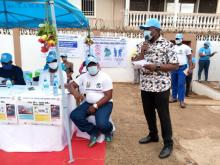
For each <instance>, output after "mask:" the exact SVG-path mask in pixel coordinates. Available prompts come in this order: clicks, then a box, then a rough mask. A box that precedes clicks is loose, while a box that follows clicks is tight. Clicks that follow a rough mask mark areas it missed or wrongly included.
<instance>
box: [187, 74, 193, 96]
mask: <svg viewBox="0 0 220 165" xmlns="http://www.w3.org/2000/svg"><path fill="white" fill-rule="evenodd" d="M192 75H193V74H192V73H190V74H189V75H187V76H186V96H189V91H190V86H191V82H192Z"/></svg>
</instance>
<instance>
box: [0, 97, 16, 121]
mask: <svg viewBox="0 0 220 165" xmlns="http://www.w3.org/2000/svg"><path fill="white" fill-rule="evenodd" d="M0 100H1V101H0V123H8V124H16V123H17V114H16V109H15V101H16V100H15V98H14V97H0Z"/></svg>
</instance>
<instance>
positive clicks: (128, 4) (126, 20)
mask: <svg viewBox="0 0 220 165" xmlns="http://www.w3.org/2000/svg"><path fill="white" fill-rule="evenodd" d="M129 11H130V0H126V1H125V13H124V26H128V24H129Z"/></svg>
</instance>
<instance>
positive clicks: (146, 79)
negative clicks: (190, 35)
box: [132, 19, 178, 159]
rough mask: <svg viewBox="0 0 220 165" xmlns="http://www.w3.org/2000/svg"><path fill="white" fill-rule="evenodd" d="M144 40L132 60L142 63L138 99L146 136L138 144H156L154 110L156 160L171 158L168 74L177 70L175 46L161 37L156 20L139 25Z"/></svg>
mask: <svg viewBox="0 0 220 165" xmlns="http://www.w3.org/2000/svg"><path fill="white" fill-rule="evenodd" d="M140 29H141V30H143V33H144V39H145V41H144V42H143V43H141V44H139V45H142V46H141V47H140V52H139V56H137V57H135V58H133V59H132V60H136V61H137V60H145V62H146V63H147V64H145V65H144V66H143V67H142V68H141V69H140V88H141V98H142V104H143V109H144V114H145V118H146V120H147V123H148V129H149V134H148V135H147V136H146V137H144V138H142V139H140V140H139V143H140V144H147V143H150V142H158V141H159V137H158V131H157V123H156V110H157V113H158V116H159V119H160V124H161V131H162V137H163V142H164V147H163V149H162V150H161V152H160V154H159V157H160V158H161V159H162V158H166V157H168V156H170V154H171V152H172V150H173V140H172V126H171V120H170V114H169V94H170V87H171V77H170V73H169V72H170V71H172V70H175V69H177V68H178V59H177V56H176V53H175V51H174V45H173V44H172V43H171V42H170V41H168V40H166V39H165V38H163V37H162V36H161V35H160V31H161V25H160V22H159V21H158V20H157V19H149V20H147V21H146V23H145V24H144V25H142V26H140Z"/></svg>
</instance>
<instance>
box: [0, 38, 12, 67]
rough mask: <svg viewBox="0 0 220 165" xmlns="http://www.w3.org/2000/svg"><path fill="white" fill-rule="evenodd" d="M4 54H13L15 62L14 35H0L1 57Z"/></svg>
mask: <svg viewBox="0 0 220 165" xmlns="http://www.w3.org/2000/svg"><path fill="white" fill-rule="evenodd" d="M2 53H11V54H12V55H13V61H14V45H13V36H12V35H2V34H0V55H1V54H2ZM0 66H1V63H0Z"/></svg>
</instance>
